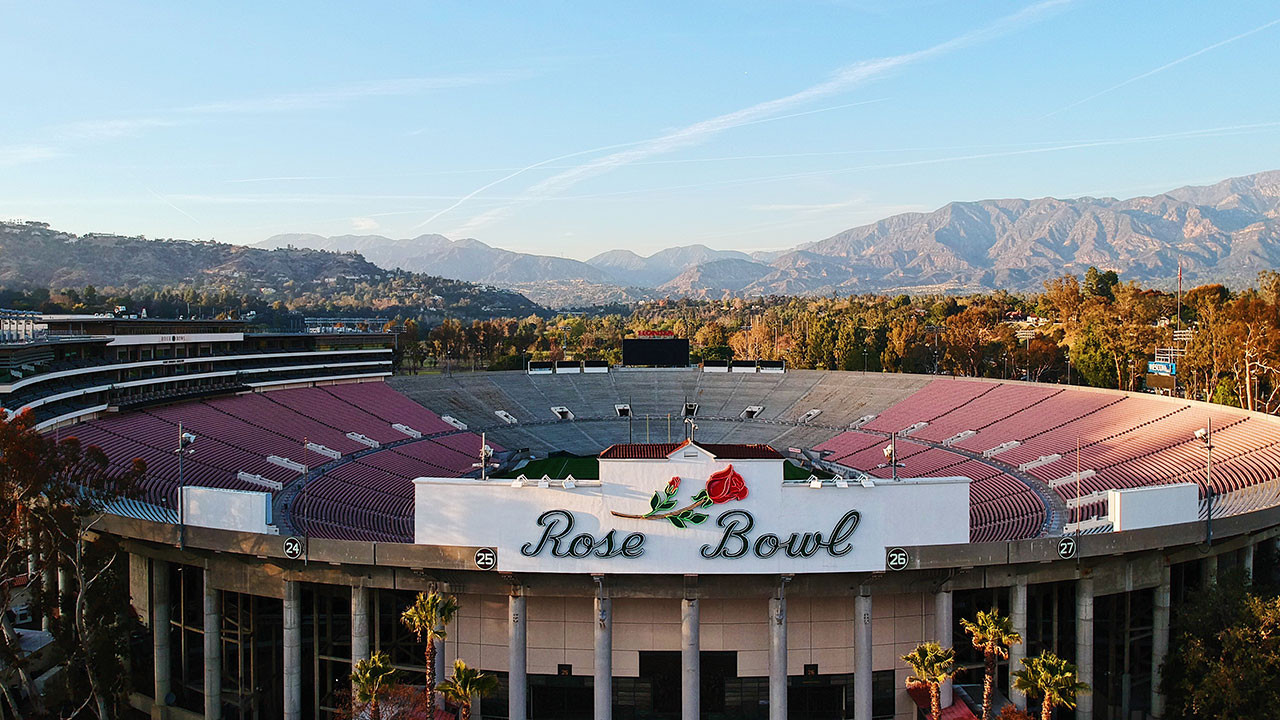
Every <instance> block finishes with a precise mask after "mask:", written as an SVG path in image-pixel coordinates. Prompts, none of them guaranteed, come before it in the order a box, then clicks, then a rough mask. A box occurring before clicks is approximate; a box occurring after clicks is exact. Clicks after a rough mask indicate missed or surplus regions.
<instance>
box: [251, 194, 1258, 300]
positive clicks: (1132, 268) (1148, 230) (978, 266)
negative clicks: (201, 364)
mask: <svg viewBox="0 0 1280 720" xmlns="http://www.w3.org/2000/svg"><path fill="white" fill-rule="evenodd" d="M258 246H259V247H263V248H287V247H290V246H292V247H309V248H315V249H321V250H331V251H338V252H348V251H353V250H354V251H357V252H359V253H361V254H362V255H363V256H364V257H365V258H367V259H368V260H369V261H370V262H373V263H375V264H377V265H379V266H382V267H385V268H390V267H401V268H404V269H406V270H413V271H417V272H430V273H432V274H435V275H442V276H445V277H453V278H457V279H460V280H467V281H470V282H478V283H486V284H490V285H496V286H500V287H507V288H511V289H514V290H518V291H520V292H522V293H523V294H525V295H526V296H527V297H529V298H530V299H532V300H534V301H535V302H538V303H541V304H544V305H549V306H553V307H564V306H572V305H587V304H597V303H603V302H615V301H624V302H625V301H634V300H640V299H646V298H658V297H667V296H670V297H676V296H686V297H711V298H720V297H723V296H725V295H770V294H791V295H805V294H831V293H839V294H854V293H864V292H889V291H933V292H954V291H970V290H972V291H977V290H990V289H997V288H1003V289H1008V290H1014V291H1018V290H1037V289H1040V287H1041V284H1042V283H1043V281H1044V280H1046V279H1048V278H1050V277H1053V276H1056V275H1060V274H1062V273H1064V272H1071V273H1077V274H1079V273H1082V272H1083V271H1084V270H1085V269H1086V268H1088V267H1089V266H1091V265H1092V266H1096V267H1099V268H1103V269H1113V270H1116V271H1117V272H1119V273H1120V274H1121V276H1122V277H1123V278H1124V279H1132V280H1138V281H1140V282H1142V283H1144V284H1149V285H1155V286H1161V285H1163V286H1169V285H1171V284H1172V283H1173V282H1174V280H1173V279H1174V278H1175V277H1176V274H1177V270H1178V265H1179V262H1181V264H1182V268H1183V273H1184V275H1185V277H1186V278H1187V280H1188V281H1190V282H1192V283H1196V282H1209V281H1221V282H1228V283H1235V284H1240V283H1242V282H1244V283H1248V282H1252V281H1254V280H1255V279H1256V275H1257V272H1258V271H1259V270H1262V269H1269V268H1275V267H1280V171H1269V172H1263V173H1258V174H1255V175H1248V176H1244V177H1237V178H1231V179H1228V180H1224V181H1222V182H1219V183H1217V184H1214V185H1208V186H1196V187H1182V188H1178V189H1175V190H1170V191H1168V192H1165V193H1161V194H1158V195H1152V196H1145V197H1135V198H1128V199H1117V198H1109V197H1107V198H1094V197H1080V198H1072V199H1058V198H1038V199H1031V200H1028V199H995V200H978V201H968V202H953V203H949V204H947V205H945V206H943V207H941V208H939V209H937V210H935V211H933V212H928V213H922V212H917V213H903V214H899V215H893V216H891V217H887V218H885V219H883V220H880V221H878V222H874V223H871V224H868V225H861V226H858V227H854V228H850V229H848V230H845V231H843V232H840V233H837V234H835V235H832V236H831V237H828V238H824V239H819V240H815V241H812V242H807V243H803V244H800V245H797V246H795V247H793V248H792V249H790V250H787V251H783V252H768V253H763V252H761V253H751V254H748V253H744V252H737V251H733V250H713V249H711V248H708V247H706V246H703V245H688V246H681V247H672V248H668V249H665V250H662V251H660V252H657V253H654V254H653V255H650V256H648V257H642V256H640V255H638V254H636V253H634V252H632V251H630V250H610V251H608V252H604V253H601V254H600V255H597V256H595V257H593V258H591V259H589V260H586V261H579V260H573V259H569V258H563V257H555V256H550V255H535V254H530V253H518V252H512V251H510V250H503V249H500V248H495V247H491V246H489V245H486V244H485V243H483V242H480V241H478V240H473V239H461V240H450V239H448V238H445V237H443V236H441V235H422V236H419V237H416V238H411V239H391V238H386V237H382V236H379V235H341V236H335V237H322V236H319V235H305V234H293V235H276V236H274V237H271V238H269V239H267V240H265V241H263V242H261V243H259V244H258Z"/></svg>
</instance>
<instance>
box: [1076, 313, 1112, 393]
mask: <svg viewBox="0 0 1280 720" xmlns="http://www.w3.org/2000/svg"><path fill="white" fill-rule="evenodd" d="M1071 365H1072V366H1073V367H1074V369H1075V371H1076V372H1077V373H1079V375H1080V377H1082V378H1084V380H1085V382H1087V383H1088V384H1090V385H1092V386H1094V387H1110V388H1114V387H1115V386H1116V383H1117V378H1116V368H1115V358H1114V356H1113V355H1112V354H1111V353H1109V352H1108V351H1107V348H1106V345H1105V344H1104V343H1103V340H1102V337H1101V335H1100V332H1099V330H1097V329H1095V328H1093V327H1091V326H1087V325H1086V326H1084V327H1083V328H1082V329H1081V331H1080V333H1079V334H1078V335H1077V336H1076V341H1075V342H1074V343H1072V345H1071Z"/></svg>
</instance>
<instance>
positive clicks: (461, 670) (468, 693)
mask: <svg viewBox="0 0 1280 720" xmlns="http://www.w3.org/2000/svg"><path fill="white" fill-rule="evenodd" d="M436 689H437V690H439V691H440V693H441V694H443V695H444V696H445V697H446V698H448V700H449V702H452V703H453V704H455V705H457V706H458V707H459V708H461V709H462V718H463V720H467V718H470V717H471V703H472V702H474V701H475V699H476V698H483V697H484V696H486V695H491V694H493V692H494V691H495V690H497V689H498V678H497V676H495V675H490V674H488V673H484V672H480V671H479V670H477V669H475V668H472V667H468V666H467V664H466V663H465V662H463V661H462V660H456V661H454V663H453V677H451V678H449V679H447V680H444V681H442V682H441V683H440V684H439V685H436Z"/></svg>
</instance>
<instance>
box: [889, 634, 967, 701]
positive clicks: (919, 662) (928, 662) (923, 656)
mask: <svg viewBox="0 0 1280 720" xmlns="http://www.w3.org/2000/svg"><path fill="white" fill-rule="evenodd" d="M902 661H903V662H905V663H906V664H907V665H909V666H910V667H911V672H913V673H915V674H914V675H912V676H911V677H908V678H907V684H908V685H910V684H913V683H920V684H923V685H927V686H928V687H929V701H930V704H931V706H932V710H933V720H938V718H940V717H942V683H944V682H946V681H948V680H950V679H951V678H952V676H954V675H955V674H956V668H955V665H956V651H955V650H953V649H952V648H944V647H942V646H941V645H939V644H938V643H936V642H927V643H920V644H919V645H917V646H916V649H915V650H912V651H911V652H910V653H908V654H906V655H903V656H902Z"/></svg>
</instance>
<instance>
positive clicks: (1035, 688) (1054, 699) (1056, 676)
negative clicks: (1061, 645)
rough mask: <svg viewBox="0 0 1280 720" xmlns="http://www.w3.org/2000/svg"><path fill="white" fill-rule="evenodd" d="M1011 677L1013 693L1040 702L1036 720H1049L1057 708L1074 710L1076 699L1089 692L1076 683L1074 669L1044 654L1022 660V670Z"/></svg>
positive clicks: (1064, 662)
mask: <svg viewBox="0 0 1280 720" xmlns="http://www.w3.org/2000/svg"><path fill="white" fill-rule="evenodd" d="M1012 676H1013V687H1014V689H1016V690H1018V691H1020V692H1022V693H1024V694H1025V695H1026V696H1027V697H1029V698H1031V699H1032V700H1039V701H1040V720H1052V719H1053V709H1054V708H1056V707H1058V706H1062V707H1065V708H1067V709H1069V710H1071V709H1075V706H1076V696H1077V695H1080V694H1083V693H1087V692H1090V688H1089V685H1088V684H1087V683H1083V682H1080V680H1079V677H1078V676H1077V674H1076V666H1075V665H1072V664H1071V663H1069V662H1067V661H1066V660H1063V659H1062V658H1060V657H1058V656H1057V655H1054V654H1053V653H1051V652H1049V651H1047V650H1046V651H1044V652H1041V653H1040V654H1039V655H1038V656H1036V657H1033V658H1023V659H1022V669H1021V670H1015V671H1014V672H1013V673H1012Z"/></svg>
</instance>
